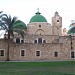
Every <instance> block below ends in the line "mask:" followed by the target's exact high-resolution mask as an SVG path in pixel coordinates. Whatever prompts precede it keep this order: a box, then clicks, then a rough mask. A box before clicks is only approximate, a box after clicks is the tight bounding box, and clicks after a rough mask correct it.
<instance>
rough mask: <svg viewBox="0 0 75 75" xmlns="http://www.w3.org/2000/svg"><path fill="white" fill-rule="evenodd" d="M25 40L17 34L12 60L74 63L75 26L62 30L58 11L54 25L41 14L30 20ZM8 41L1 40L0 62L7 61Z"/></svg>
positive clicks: (13, 40) (11, 46) (11, 51)
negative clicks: (65, 61) (71, 61)
mask: <svg viewBox="0 0 75 75" xmlns="http://www.w3.org/2000/svg"><path fill="white" fill-rule="evenodd" d="M22 24H23V25H24V28H25V35H24V38H22V37H21V36H20V35H18V34H17V33H14V34H15V37H14V38H11V41H10V44H9V59H10V60H11V61H30V60H34V61H36V60H75V35H74V33H75V26H74V25H73V26H72V27H71V28H70V29H69V30H68V31H67V30H66V28H64V29H62V17H61V16H60V15H59V13H58V12H57V11H56V12H55V13H54V16H53V17H52V23H51V24H50V23H48V22H47V19H46V18H45V17H44V16H42V15H41V13H40V12H39V11H37V12H36V13H35V15H34V16H33V17H32V18H31V19H30V21H29V23H28V24H27V25H26V24H25V23H23V22H22ZM7 49H8V44H7V40H6V39H5V38H4V39H0V61H3V60H6V59H7Z"/></svg>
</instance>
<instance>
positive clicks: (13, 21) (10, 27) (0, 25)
mask: <svg viewBox="0 0 75 75" xmlns="http://www.w3.org/2000/svg"><path fill="white" fill-rule="evenodd" d="M0 18H1V21H0V29H1V30H5V33H7V34H8V35H7V36H8V38H7V40H8V47H7V48H8V49H7V61H9V60H10V59H9V42H10V39H11V38H10V36H11V35H12V36H14V34H13V32H17V33H19V34H21V36H22V37H24V30H25V29H23V26H24V25H22V24H21V23H19V22H18V21H19V20H17V17H13V18H12V17H11V16H10V15H9V16H8V15H7V14H2V15H1V16H0Z"/></svg>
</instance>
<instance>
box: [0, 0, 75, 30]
mask: <svg viewBox="0 0 75 75" xmlns="http://www.w3.org/2000/svg"><path fill="white" fill-rule="evenodd" d="M37 8H39V11H40V12H41V14H42V15H43V16H45V17H46V19H47V21H48V22H49V23H51V18H52V17H53V16H54V13H55V11H58V12H59V15H60V16H62V23H63V28H67V29H68V27H69V25H70V24H71V20H75V9H74V8H75V0H0V11H4V13H6V14H10V15H11V16H17V17H18V18H19V19H20V20H22V21H24V22H25V23H26V24H28V23H29V21H30V18H31V17H32V16H33V15H35V13H36V12H37Z"/></svg>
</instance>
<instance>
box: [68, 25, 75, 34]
mask: <svg viewBox="0 0 75 75" xmlns="http://www.w3.org/2000/svg"><path fill="white" fill-rule="evenodd" d="M68 34H75V26H72V27H71V28H70V29H69V31H68Z"/></svg>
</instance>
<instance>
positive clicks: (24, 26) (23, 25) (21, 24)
mask: <svg viewBox="0 0 75 75" xmlns="http://www.w3.org/2000/svg"><path fill="white" fill-rule="evenodd" d="M14 24H15V26H16V27H17V26H18V25H19V26H21V27H22V28H23V29H27V27H26V24H25V23H24V22H23V21H21V20H17V21H16V22H15V23H14Z"/></svg>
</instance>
